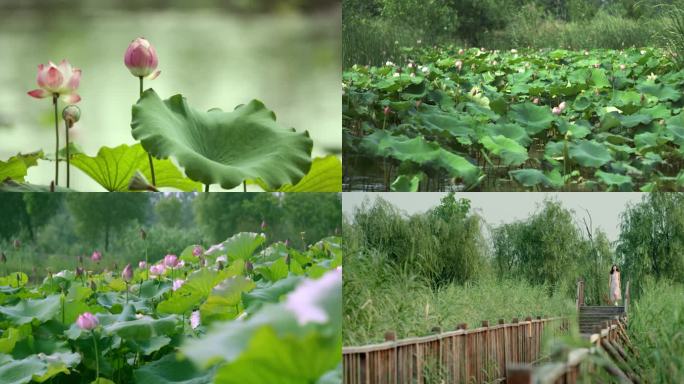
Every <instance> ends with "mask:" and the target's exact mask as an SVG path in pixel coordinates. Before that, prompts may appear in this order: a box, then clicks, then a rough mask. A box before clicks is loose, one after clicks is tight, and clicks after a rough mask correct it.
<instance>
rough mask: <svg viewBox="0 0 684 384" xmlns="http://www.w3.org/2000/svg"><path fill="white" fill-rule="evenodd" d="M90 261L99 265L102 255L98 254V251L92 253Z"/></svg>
mask: <svg viewBox="0 0 684 384" xmlns="http://www.w3.org/2000/svg"><path fill="white" fill-rule="evenodd" d="M90 260H92V261H94V262H96V263H99V262H100V260H102V253H100V251H94V252H93V254H92V255H91V256H90Z"/></svg>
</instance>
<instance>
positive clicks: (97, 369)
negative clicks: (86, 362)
mask: <svg viewBox="0 0 684 384" xmlns="http://www.w3.org/2000/svg"><path fill="white" fill-rule="evenodd" d="M91 333H92V335H93V346H94V347H95V380H96V381H98V382H99V381H100V380H99V379H100V358H99V356H98V352H97V340H96V339H95V331H91Z"/></svg>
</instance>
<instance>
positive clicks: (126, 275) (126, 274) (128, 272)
mask: <svg viewBox="0 0 684 384" xmlns="http://www.w3.org/2000/svg"><path fill="white" fill-rule="evenodd" d="M121 278H122V279H124V281H126V282H129V281H131V279H132V278H133V268H132V267H131V264H130V263H128V264H126V267H124V269H123V272H121Z"/></svg>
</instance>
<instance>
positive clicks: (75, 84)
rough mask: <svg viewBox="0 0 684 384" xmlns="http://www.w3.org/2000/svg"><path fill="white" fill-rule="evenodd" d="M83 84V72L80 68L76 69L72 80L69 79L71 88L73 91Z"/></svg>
mask: <svg viewBox="0 0 684 384" xmlns="http://www.w3.org/2000/svg"><path fill="white" fill-rule="evenodd" d="M80 83H81V70H80V69H78V68H74V72H73V75H71V79H69V84H68V86H69V88H70V89H71V90H73V91H75V90H76V88H78V85H79V84H80Z"/></svg>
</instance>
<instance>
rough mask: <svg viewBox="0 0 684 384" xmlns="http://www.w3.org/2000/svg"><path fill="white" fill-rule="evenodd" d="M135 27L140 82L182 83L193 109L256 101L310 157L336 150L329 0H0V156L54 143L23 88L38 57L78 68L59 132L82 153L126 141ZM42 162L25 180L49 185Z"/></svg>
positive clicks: (43, 113) (49, 122)
mask: <svg viewBox="0 0 684 384" xmlns="http://www.w3.org/2000/svg"><path fill="white" fill-rule="evenodd" d="M139 36H143V37H145V38H147V39H148V40H150V42H151V43H152V44H153V45H154V46H155V48H156V50H157V54H158V56H159V69H160V70H161V71H162V72H161V76H159V78H157V79H156V80H154V81H146V83H145V88H148V87H153V88H154V89H155V90H156V91H157V93H159V94H160V96H162V97H163V98H168V97H170V96H172V95H174V94H177V93H182V94H183V95H184V96H185V97H186V98H187V99H188V102H189V103H190V105H191V106H193V107H195V108H198V109H204V110H207V109H210V108H214V107H219V108H222V109H225V110H232V109H233V108H234V107H235V106H236V105H238V104H242V103H246V102H248V101H249V100H251V99H253V98H256V99H260V100H262V101H264V102H265V103H266V105H267V106H268V107H269V108H270V109H272V110H274V111H275V113H276V115H277V118H278V121H279V122H280V123H281V124H282V125H284V126H287V127H295V128H296V129H297V130H298V131H300V130H308V131H309V133H310V134H311V137H312V139H313V140H314V148H313V156H323V155H326V154H330V153H339V152H340V151H341V140H342V138H341V131H340V121H341V118H342V117H341V110H340V101H339V96H340V72H341V63H340V52H341V4H340V1H339V0H335V1H333V0H277V1H273V0H257V1H254V0H249V1H247V0H231V1H214V0H199V1H185V0H183V1H180V0H155V1H137V0H136V1H134V0H124V1H114V0H97V1H92V0H91V1H85V0H81V1H59V0H40V1H39V0H0V69H1V70H0V160H6V159H7V158H9V157H10V156H13V155H15V154H17V153H18V152H22V153H27V152H33V151H37V150H40V149H43V150H45V152H46V153H52V152H54V125H53V124H54V123H53V117H52V106H51V103H50V102H49V99H43V100H37V99H33V98H31V97H29V96H28V95H27V94H26V92H28V91H29V90H32V89H36V88H38V87H37V84H36V72H37V66H38V64H41V63H47V62H48V60H52V61H54V62H58V61H61V60H62V59H64V58H66V59H67V60H69V61H70V62H71V63H72V64H73V65H74V66H75V67H78V68H81V69H82V71H83V75H82V78H81V85H80V88H79V92H78V93H79V94H80V95H81V97H82V101H81V102H80V103H79V104H78V106H79V107H80V108H81V111H82V117H81V121H80V122H79V123H78V124H77V125H76V127H75V128H74V129H73V130H72V133H71V134H70V135H71V137H72V138H73V141H74V142H75V143H76V144H77V145H79V146H80V147H81V148H82V149H83V151H84V152H86V153H87V154H88V155H91V156H92V155H95V154H96V153H97V150H98V149H99V148H100V147H101V146H110V147H114V146H117V145H119V144H122V143H129V144H131V143H134V142H135V141H134V140H133V138H132V136H131V134H130V120H131V105H132V104H134V103H135V102H136V101H137V98H138V82H137V79H136V78H135V77H133V76H132V75H131V74H130V72H129V71H128V69H127V68H126V67H125V66H124V63H123V57H124V52H125V51H126V48H127V46H128V44H129V43H130V42H131V41H132V40H133V39H135V38H136V37H139ZM62 130H63V128H61V127H60V133H61V131H62ZM62 134H63V133H62ZM60 141H61V143H64V139H63V138H61V139H60ZM53 172H54V169H53V168H52V165H51V164H48V163H45V162H41V164H39V167H33V168H31V169H30V170H29V174H28V177H27V180H28V181H29V182H31V183H33V184H49V183H50V180H52V175H53ZM62 172H64V171H62ZM71 177H72V181H71V186H72V188H75V189H77V190H81V191H85V190H91V191H101V190H103V189H102V188H101V187H100V186H99V185H97V184H96V183H95V182H94V181H92V180H90V179H89V178H88V177H87V176H86V175H84V174H83V173H81V171H79V170H75V169H73V168H72V176H71ZM237 189H238V190H241V188H237Z"/></svg>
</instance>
